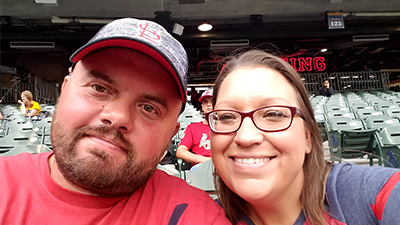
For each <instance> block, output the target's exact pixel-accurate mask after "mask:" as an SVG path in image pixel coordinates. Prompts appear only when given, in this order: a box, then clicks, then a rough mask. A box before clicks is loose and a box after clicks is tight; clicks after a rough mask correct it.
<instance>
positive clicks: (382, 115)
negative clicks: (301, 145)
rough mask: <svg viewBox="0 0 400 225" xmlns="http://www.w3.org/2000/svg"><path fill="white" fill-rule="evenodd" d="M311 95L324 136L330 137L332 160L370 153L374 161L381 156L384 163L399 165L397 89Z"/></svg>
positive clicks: (399, 109)
mask: <svg viewBox="0 0 400 225" xmlns="http://www.w3.org/2000/svg"><path fill="white" fill-rule="evenodd" d="M310 98H311V103H312V105H313V108H314V113H315V118H316V120H317V122H318V123H319V125H320V129H321V132H322V136H323V138H324V140H328V141H329V148H330V153H331V157H332V160H335V161H341V159H342V158H357V157H361V156H364V155H368V158H370V163H371V165H372V159H373V158H378V159H379V163H380V165H385V166H392V167H398V165H399V163H398V158H397V157H398V156H399V155H400V141H398V138H395V137H397V136H400V124H399V113H400V107H399V105H398V104H397V102H398V99H399V98H398V96H397V93H384V92H376V93H374V94H371V93H359V94H356V93H354V92H348V93H345V94H340V93H339V94H337V95H334V96H331V97H330V98H326V97H310ZM387 140H392V141H391V142H389V141H387ZM382 161H384V163H383V162H382ZM389 161H390V162H391V163H389Z"/></svg>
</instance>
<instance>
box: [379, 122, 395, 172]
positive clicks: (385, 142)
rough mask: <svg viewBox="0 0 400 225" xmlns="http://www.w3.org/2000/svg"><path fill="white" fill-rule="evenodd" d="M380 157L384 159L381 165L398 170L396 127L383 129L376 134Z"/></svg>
mask: <svg viewBox="0 0 400 225" xmlns="http://www.w3.org/2000/svg"><path fill="white" fill-rule="evenodd" d="M376 136H377V140H378V143H379V147H380V155H381V156H382V157H384V159H385V160H384V163H383V165H384V166H386V167H395V168H400V162H399V156H400V129H399V127H398V126H389V127H384V128H383V129H382V130H381V131H379V132H377V133H376Z"/></svg>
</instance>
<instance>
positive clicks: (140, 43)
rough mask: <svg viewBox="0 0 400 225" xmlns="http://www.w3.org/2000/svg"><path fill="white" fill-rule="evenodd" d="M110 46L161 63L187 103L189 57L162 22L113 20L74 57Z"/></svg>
mask: <svg viewBox="0 0 400 225" xmlns="http://www.w3.org/2000/svg"><path fill="white" fill-rule="evenodd" d="M107 47H124V48H130V49H134V50H137V51H140V52H142V53H144V54H147V55H149V56H150V57H152V58H154V59H155V60H157V61H158V62H159V63H160V64H161V65H163V66H164V67H165V69H166V70H167V71H168V72H169V73H170V74H171V77H172V78H173V79H174V81H175V83H176V85H177V88H178V91H179V94H180V96H181V100H182V103H183V104H182V105H183V106H182V111H183V110H184V107H185V103H186V90H187V72H188V57H187V53H186V51H185V49H184V48H183V46H182V45H181V43H179V41H177V40H176V39H175V38H174V37H172V35H171V34H170V33H168V32H167V31H166V30H165V29H164V28H163V27H162V26H161V25H159V24H158V23H155V22H152V21H148V20H139V19H134V18H124V19H118V20H115V21H112V22H110V23H108V24H107V25H105V26H104V27H103V28H101V29H100V31H99V32H97V34H96V35H95V36H94V37H93V38H92V39H90V40H89V42H88V43H86V44H85V45H83V46H82V47H80V48H79V49H78V50H77V51H76V52H74V54H72V55H71V57H70V61H71V62H73V63H76V62H78V61H79V60H81V59H82V58H83V57H85V56H86V55H88V54H89V53H91V52H94V51H96V50H98V49H101V48H107Z"/></svg>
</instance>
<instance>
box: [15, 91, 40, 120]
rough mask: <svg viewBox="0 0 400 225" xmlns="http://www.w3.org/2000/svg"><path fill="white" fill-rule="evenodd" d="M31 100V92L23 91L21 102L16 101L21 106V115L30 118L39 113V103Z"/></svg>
mask: <svg viewBox="0 0 400 225" xmlns="http://www.w3.org/2000/svg"><path fill="white" fill-rule="evenodd" d="M32 99H33V95H32V92H30V91H28V90H25V91H23V92H22V93H21V100H18V103H19V104H21V106H20V111H21V114H22V115H25V116H28V117H32V116H36V115H37V114H39V112H40V111H41V109H40V105H39V103H37V102H35V101H33V100H32Z"/></svg>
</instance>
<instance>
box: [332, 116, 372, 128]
mask: <svg viewBox="0 0 400 225" xmlns="http://www.w3.org/2000/svg"><path fill="white" fill-rule="evenodd" d="M363 128H364V126H363V124H362V122H361V120H354V119H352V118H349V117H332V118H331V119H330V120H329V121H328V123H327V129H328V131H340V130H355V129H363Z"/></svg>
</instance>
